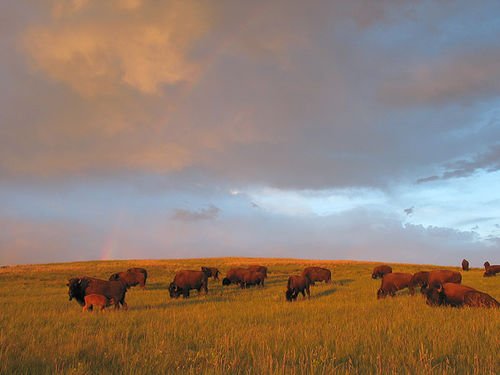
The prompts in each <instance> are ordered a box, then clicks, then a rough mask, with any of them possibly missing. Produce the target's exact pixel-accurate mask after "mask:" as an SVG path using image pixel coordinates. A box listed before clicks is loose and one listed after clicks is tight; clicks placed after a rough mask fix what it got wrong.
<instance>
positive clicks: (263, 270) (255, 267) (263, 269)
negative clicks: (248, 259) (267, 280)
mask: <svg viewBox="0 0 500 375" xmlns="http://www.w3.org/2000/svg"><path fill="white" fill-rule="evenodd" d="M247 269H248V270H249V271H257V272H260V273H262V274H263V275H264V277H267V267H265V266H258V265H253V266H248V268H247Z"/></svg>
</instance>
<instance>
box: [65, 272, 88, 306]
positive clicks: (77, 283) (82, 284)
mask: <svg viewBox="0 0 500 375" xmlns="http://www.w3.org/2000/svg"><path fill="white" fill-rule="evenodd" d="M66 286H67V287H68V296H69V300H70V301H71V300H72V299H73V298H74V299H76V300H77V301H78V303H79V304H80V305H82V306H83V305H84V304H85V301H84V297H85V288H86V287H87V283H86V280H84V279H82V278H73V279H69V280H68V283H67V284H66Z"/></svg>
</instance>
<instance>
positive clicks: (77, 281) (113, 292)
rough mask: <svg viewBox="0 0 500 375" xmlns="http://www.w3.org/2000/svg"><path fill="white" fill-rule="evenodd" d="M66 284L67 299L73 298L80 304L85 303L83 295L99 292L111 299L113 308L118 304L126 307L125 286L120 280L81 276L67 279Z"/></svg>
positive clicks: (116, 307)
mask: <svg viewBox="0 0 500 375" xmlns="http://www.w3.org/2000/svg"><path fill="white" fill-rule="evenodd" d="M66 286H68V287H69V291H68V294H69V300H70V301H71V300H72V299H73V298H74V299H75V300H76V301H77V302H78V303H79V304H80V306H84V305H85V296H87V295H89V294H101V295H103V296H105V297H107V298H110V299H111V298H112V299H113V303H114V306H115V309H119V308H120V305H122V306H123V308H124V309H125V310H126V309H127V308H128V306H127V303H126V302H125V294H126V292H127V287H126V286H125V284H124V283H122V282H121V281H106V280H100V279H95V278H93V277H88V276H83V277H76V278H72V279H69V280H68V283H67V284H66Z"/></svg>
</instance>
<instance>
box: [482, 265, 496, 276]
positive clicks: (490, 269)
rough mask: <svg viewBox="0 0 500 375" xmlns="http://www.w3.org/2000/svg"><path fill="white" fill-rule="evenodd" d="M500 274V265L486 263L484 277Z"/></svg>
mask: <svg viewBox="0 0 500 375" xmlns="http://www.w3.org/2000/svg"><path fill="white" fill-rule="evenodd" d="M497 273H500V265H493V266H492V265H491V264H490V262H484V274H483V276H484V277H489V276H495V275H496V274H497Z"/></svg>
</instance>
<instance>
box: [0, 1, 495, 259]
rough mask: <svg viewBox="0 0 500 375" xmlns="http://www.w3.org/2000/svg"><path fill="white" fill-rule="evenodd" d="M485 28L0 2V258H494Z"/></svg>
mask: <svg viewBox="0 0 500 375" xmlns="http://www.w3.org/2000/svg"><path fill="white" fill-rule="evenodd" d="M498 14H500V4H499V3H498V2H497V1H482V2H481V3H480V4H477V3H472V2H470V1H421V2H415V1H371V0H366V1H358V0H355V1H311V2H304V1H293V0H287V1H279V0H276V1H260V0H258V1H229V0H227V1H224V0H221V1H189V0H179V1H161V2H160V1H153V0H151V1H147V0H110V1H100V0H39V1H35V2H33V1H26V2H22V1H17V0H5V1H2V2H0V85H1V87H2V89H1V90H0V264H20V263H46V262H64V261H79V260H94V259H103V260H104V259H159V258H191V257H223V256H254V257H264V256H266V257H294V258H308V259H356V260H373V261H381V262H382V261H384V262H406V263H432V264H442V265H458V264H459V263H460V262H461V260H462V258H464V257H465V258H467V259H469V260H470V261H471V265H472V266H473V267H481V266H482V263H483V262H484V261H485V260H489V261H490V262H492V263H494V262H497V263H498V261H500V190H499V187H500V44H499V40H500V20H499V18H498Z"/></svg>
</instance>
